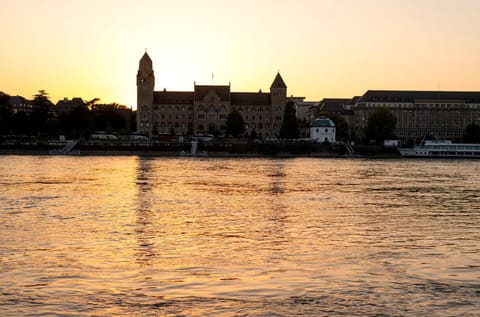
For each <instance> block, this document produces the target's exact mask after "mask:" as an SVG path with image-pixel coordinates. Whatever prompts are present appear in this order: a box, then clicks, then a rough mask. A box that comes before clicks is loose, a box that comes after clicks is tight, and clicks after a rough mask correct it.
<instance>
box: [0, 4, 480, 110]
mask: <svg viewBox="0 0 480 317" xmlns="http://www.w3.org/2000/svg"><path fill="white" fill-rule="evenodd" d="M479 13H480V1H479V0H401V1H399V0H172V1H170V0H151V1H148V0H135V1H129V0H124V1H117V0H41V1H39V0H0V30H1V33H0V34H1V42H2V45H1V46H0V47H1V50H0V91H3V92H5V93H8V94H10V95H17V94H18V95H23V96H25V97H31V96H32V95H34V94H35V93H36V92H37V91H38V90H39V89H44V90H46V91H47V92H48V93H49V95H50V97H51V100H52V101H53V102H57V101H58V99H61V98H63V97H69V98H71V97H76V96H78V97H82V98H83V99H92V98H94V97H98V98H100V99H101V101H103V102H118V103H121V104H125V105H128V106H133V107H134V108H135V104H136V86H135V76H136V72H137V68H138V61H139V59H140V58H141V56H142V55H143V53H144V52H145V49H147V50H148V54H149V55H150V57H151V58H152V60H153V66H154V71H155V77H156V85H155V88H156V89H157V90H161V89H163V88H166V89H167V90H192V89H193V83H194V81H196V82H197V83H207V84H210V83H212V82H213V83H214V84H227V85H228V83H229V82H230V83H231V87H232V90H234V91H258V89H262V90H264V91H268V88H269V87H270V84H271V82H272V81H273V78H274V76H275V74H276V72H277V71H280V73H281V74H282V77H283V78H284V80H285V82H286V84H287V86H288V94H289V95H291V94H293V95H295V96H305V97H306V98H307V100H320V99H322V98H324V97H352V96H354V95H360V94H363V93H364V92H365V91H366V90H368V89H415V90H438V89H440V90H480V21H479V18H478V15H479ZM212 73H213V74H214V78H213V80H212Z"/></svg>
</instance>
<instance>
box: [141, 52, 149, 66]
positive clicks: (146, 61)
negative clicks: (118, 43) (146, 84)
mask: <svg viewBox="0 0 480 317" xmlns="http://www.w3.org/2000/svg"><path fill="white" fill-rule="evenodd" d="M140 69H142V70H144V69H152V60H151V58H150V56H148V54H147V52H145V54H143V56H142V58H141V59H140Z"/></svg>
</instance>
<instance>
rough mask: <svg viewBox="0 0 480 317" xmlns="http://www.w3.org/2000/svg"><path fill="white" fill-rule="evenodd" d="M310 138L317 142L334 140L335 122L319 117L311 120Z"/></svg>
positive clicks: (331, 141)
mask: <svg viewBox="0 0 480 317" xmlns="http://www.w3.org/2000/svg"><path fill="white" fill-rule="evenodd" d="M310 139H313V140H315V141H317V142H320V143H323V142H329V143H333V142H335V141H336V131H335V123H333V121H332V120H330V119H328V118H325V117H320V118H318V119H315V120H313V121H312V122H311V123H310Z"/></svg>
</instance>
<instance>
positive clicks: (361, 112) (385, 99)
mask: <svg viewBox="0 0 480 317" xmlns="http://www.w3.org/2000/svg"><path fill="white" fill-rule="evenodd" d="M378 108H386V109H389V110H390V111H391V112H392V113H393V115H394V116H395V118H396V119H397V125H396V129H395V132H394V133H395V135H396V136H397V137H398V138H400V139H403V140H409V139H410V140H415V139H418V138H421V137H423V136H425V135H431V136H434V137H436V138H440V139H451V140H453V139H460V138H462V136H463V133H464V131H465V127H466V126H467V125H469V124H471V123H475V124H480V92H451V91H401V90H400V91H399V90H386V91H385V90H369V91H367V92H366V93H365V94H364V95H363V96H361V97H360V98H358V99H357V100H356V101H355V104H354V105H353V107H352V110H353V113H354V122H353V123H354V127H355V134H356V136H357V138H358V137H360V138H361V137H364V131H365V128H366V126H367V125H368V117H369V115H370V113H371V112H372V111H374V110H375V109H378Z"/></svg>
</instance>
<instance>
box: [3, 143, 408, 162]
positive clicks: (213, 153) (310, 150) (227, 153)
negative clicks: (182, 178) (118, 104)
mask: <svg viewBox="0 0 480 317" xmlns="http://www.w3.org/2000/svg"><path fill="white" fill-rule="evenodd" d="M71 142H72V141H70V144H71ZM75 142H76V144H75V145H74V146H73V147H71V148H68V145H69V142H68V141H66V142H48V141H36V142H32V141H29V142H9V143H0V155H52V154H57V155H58V154H63V155H84V156H85V155H98V156H116V155H118V156H120V155H123V156H125V155H138V156H168V157H171V156H184V157H205V156H209V157H278V158H283V157H285V158H288V157H329V158H342V157H376V158H396V157H400V154H399V153H398V151H397V150H396V149H392V148H384V147H373V146H369V147H355V148H354V152H353V153H352V152H351V149H350V151H349V149H348V148H347V147H346V146H345V144H343V143H335V144H320V143H315V142H310V141H308V140H307V141H297V140H292V141H285V140H281V141H280V140H271V141H256V142H253V141H243V142H242V141H238V140H236V141H235V142H204V143H202V142H200V143H198V144H197V146H196V149H195V151H194V152H193V153H192V149H193V148H192V144H191V143H190V142H150V143H146V142H145V143H135V142H117V141H94V142H92V141H78V142H77V141H75ZM66 148H68V151H66V150H65V149H66Z"/></svg>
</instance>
